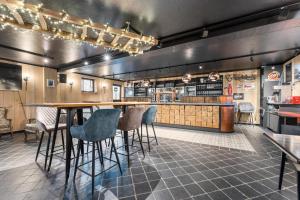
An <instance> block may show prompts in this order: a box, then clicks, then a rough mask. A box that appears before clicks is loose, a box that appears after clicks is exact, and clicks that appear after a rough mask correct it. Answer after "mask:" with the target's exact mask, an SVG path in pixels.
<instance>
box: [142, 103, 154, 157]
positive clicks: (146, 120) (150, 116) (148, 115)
mask: <svg viewBox="0 0 300 200" xmlns="http://www.w3.org/2000/svg"><path fill="white" fill-rule="evenodd" d="M156 112H157V107H156V106H150V107H149V108H148V109H147V110H146V111H145V113H144V114H143V119H142V124H141V130H142V131H141V137H142V139H143V137H144V136H143V125H145V126H146V133H147V136H146V137H147V143H148V149H149V152H150V138H154V139H155V141H156V144H157V145H158V142H157V137H156V133H155V130H154V125H153V123H154V120H155V117H156ZM148 125H151V126H152V129H153V135H154V137H150V136H149V132H148ZM151 142H152V141H151Z"/></svg>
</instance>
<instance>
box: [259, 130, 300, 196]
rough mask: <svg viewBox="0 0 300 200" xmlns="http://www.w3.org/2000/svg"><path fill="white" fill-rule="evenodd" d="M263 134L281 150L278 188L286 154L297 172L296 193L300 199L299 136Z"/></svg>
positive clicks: (279, 187)
mask: <svg viewBox="0 0 300 200" xmlns="http://www.w3.org/2000/svg"><path fill="white" fill-rule="evenodd" d="M264 135H265V136H266V137H267V138H268V139H269V140H270V141H271V142H272V143H273V144H274V145H275V146H277V147H278V148H279V149H280V150H281V151H282V156H281V166H280V174H279V184H278V189H279V190H281V187H282V180H283V174H284V166H285V162H286V159H287V156H288V157H289V159H290V160H291V161H292V163H293V166H294V168H295V170H296V173H297V193H298V199H299V200H300V195H299V194H300V136H296V135H286V134H274V133H264Z"/></svg>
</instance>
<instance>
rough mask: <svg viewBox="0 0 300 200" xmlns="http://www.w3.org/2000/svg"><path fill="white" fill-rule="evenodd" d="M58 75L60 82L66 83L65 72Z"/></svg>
mask: <svg viewBox="0 0 300 200" xmlns="http://www.w3.org/2000/svg"><path fill="white" fill-rule="evenodd" d="M58 76H59V82H60V83H67V74H59V75H58Z"/></svg>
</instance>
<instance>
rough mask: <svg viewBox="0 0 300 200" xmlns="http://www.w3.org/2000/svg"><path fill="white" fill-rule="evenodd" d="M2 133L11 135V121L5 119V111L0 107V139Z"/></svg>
mask: <svg viewBox="0 0 300 200" xmlns="http://www.w3.org/2000/svg"><path fill="white" fill-rule="evenodd" d="M4 133H10V135H11V136H13V135H12V121H11V119H7V109H6V108H4V107H0V137H1V135H2V134H4Z"/></svg>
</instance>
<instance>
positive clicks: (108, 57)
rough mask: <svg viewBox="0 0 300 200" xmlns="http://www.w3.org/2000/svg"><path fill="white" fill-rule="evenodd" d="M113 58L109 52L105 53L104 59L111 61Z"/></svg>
mask: <svg viewBox="0 0 300 200" xmlns="http://www.w3.org/2000/svg"><path fill="white" fill-rule="evenodd" d="M110 59H111V56H110V55H109V54H108V53H106V54H105V55H104V60H105V61H109V60H110Z"/></svg>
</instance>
